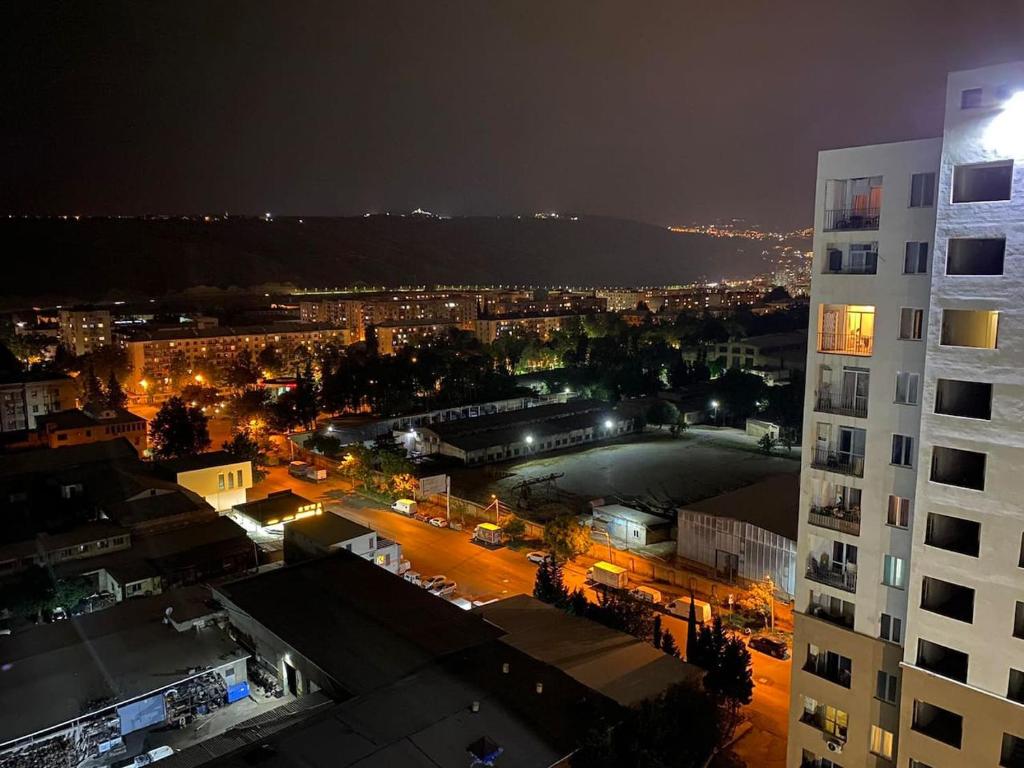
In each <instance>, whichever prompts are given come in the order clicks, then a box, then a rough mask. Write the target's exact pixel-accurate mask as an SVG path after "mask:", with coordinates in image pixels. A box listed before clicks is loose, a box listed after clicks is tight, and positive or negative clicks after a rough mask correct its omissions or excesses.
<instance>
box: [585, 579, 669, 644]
mask: <svg viewBox="0 0 1024 768" xmlns="http://www.w3.org/2000/svg"><path fill="white" fill-rule="evenodd" d="M587 618H589V619H593V620H594V621H596V622H598V623H600V624H604V625H605V626H606V627H610V628H611V629H617V630H619V631H620V632H625V633H627V634H630V635H633V636H634V637H638V638H640V639H641V640H647V641H650V640H651V638H652V637H653V636H654V611H653V610H652V609H651V606H650V605H649V604H647V603H644V602H641V601H640V600H632V599H630V598H626V597H623V596H622V595H621V594H620V593H619V592H612V591H610V590H607V589H604V590H601V591H600V592H599V593H598V603H597V605H591V606H590V608H589V609H588V611H587Z"/></svg>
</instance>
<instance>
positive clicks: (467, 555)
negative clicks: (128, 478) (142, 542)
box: [249, 467, 791, 768]
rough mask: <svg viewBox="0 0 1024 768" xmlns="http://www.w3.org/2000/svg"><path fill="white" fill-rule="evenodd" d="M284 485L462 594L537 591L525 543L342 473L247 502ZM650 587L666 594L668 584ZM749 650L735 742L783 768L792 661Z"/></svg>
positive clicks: (578, 573)
mask: <svg viewBox="0 0 1024 768" xmlns="http://www.w3.org/2000/svg"><path fill="white" fill-rule="evenodd" d="M285 489H291V490H292V491H294V492H295V493H297V494H299V495H301V496H304V497H306V498H308V499H310V500H315V501H321V502H323V504H324V507H325V509H329V510H331V511H332V512H334V513H336V514H340V515H342V516H344V517H347V518H349V519H351V520H354V521H356V522H359V523H361V524H363V525H365V526H367V527H368V528H373V529H374V530H375V531H377V532H378V533H379V534H381V535H383V536H385V537H387V538H390V539H395V540H397V541H399V542H401V544H402V552H403V554H404V556H405V558H406V559H408V560H409V561H410V562H411V563H412V568H413V570H416V571H418V572H419V573H421V574H422V575H423V576H433V575H435V574H443V575H444V576H447V577H448V578H450V579H454V580H455V581H456V582H458V585H459V588H458V592H457V594H458V595H459V596H461V597H464V598H466V599H468V600H481V599H483V600H488V599H493V598H502V597H508V596H510V595H517V594H523V593H525V594H532V592H533V583H534V578H535V576H536V573H537V566H536V565H534V564H533V563H531V562H529V561H528V560H527V559H526V553H527V552H528V551H529V549H528V548H524V549H521V550H515V549H512V548H509V547H502V548H500V549H496V550H491V549H486V548H484V547H482V546H479V545H477V544H474V543H472V542H471V541H470V536H469V533H470V532H469V531H468V530H467V531H461V532H459V531H453V530H450V529H445V528H435V527H433V526H431V525H428V524H426V523H422V522H420V521H418V520H415V519H413V518H410V517H406V516H404V515H401V514H398V513H396V512H392V511H391V510H389V509H386V508H384V507H382V506H380V505H379V504H377V503H376V502H373V501H371V500H368V499H366V498H364V497H361V496H357V495H352V494H350V493H349V492H348V490H347V484H346V483H344V482H343V481H341V480H339V479H337V478H334V477H330V478H329V479H328V480H327V481H325V482H322V483H311V482H308V481H306V480H300V479H298V478H295V477H292V476H291V475H289V474H288V472H287V470H286V468H285V467H270V468H268V475H267V478H266V479H265V480H264V481H263V482H262V483H260V484H259V486H257V487H256V488H253V489H252V490H250V491H249V500H250V501H251V500H254V499H260V498H263V497H265V496H266V495H268V494H269V493H272V492H274V491H279V490H285ZM442 514H443V513H442ZM467 527H468V526H467ZM591 564H592V560H590V559H587V558H580V559H579V560H578V561H577V562H572V563H569V564H567V565H566V566H565V568H564V578H565V583H566V586H567V587H568V588H569V589H570V590H573V589H576V588H578V587H585V584H584V580H585V576H586V570H587V568H588V567H589V566H590V565H591ZM651 586H654V587H656V588H658V589H660V590H661V591H662V592H665V585H663V584H652V585H651ZM586 591H587V596H588V597H589V598H590V599H591V600H592V601H596V600H597V597H596V594H595V593H594V591H593V590H590V589H587V590H586ZM662 622H663V626H664V627H665V629H668V630H669V631H671V632H672V635H673V636H674V638H675V640H676V642H677V643H678V645H679V647H680V649H681V650H682V652H683V653H684V654H685V648H686V629H687V623H686V622H685V621H683V620H681V619H677V618H675V617H673V616H669V615H663V616H662ZM750 654H751V658H752V660H753V676H754V684H755V687H754V700H753V703H752V704H751V705H750V706H749V707H748V708H747V709H746V710H745V711H746V714H747V716H748V717H749V718H750V721H751V724H752V726H753V729H752V730H751V731H750V732H749V733H747V734H746V735H745V736H743V737H742V738H741V739H740V740H739V741H738V742H737V743H736V745H735V747H734V751H735V752H736V753H737V754H738V755H740V756H741V757H743V758H744V759H746V760H747V763H748V765H750V766H752V767H753V766H757V767H758V768H783V766H784V765H785V757H786V754H785V753H786V728H787V718H788V712H789V679H790V669H791V661H790V660H786V661H781V660H779V659H775V658H772V657H769V656H766V655H765V654H763V653H760V652H758V651H755V650H751V652H750Z"/></svg>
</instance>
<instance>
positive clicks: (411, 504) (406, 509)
mask: <svg viewBox="0 0 1024 768" xmlns="http://www.w3.org/2000/svg"><path fill="white" fill-rule="evenodd" d="M391 509H393V510H394V511H395V512H401V513H402V514H403V515H409V516H410V517H411V516H412V515H415V514H416V502H415V501H413V500H412V499H398V501H396V502H395V503H394V504H392V505H391Z"/></svg>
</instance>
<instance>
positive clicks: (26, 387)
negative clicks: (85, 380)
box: [0, 373, 78, 432]
mask: <svg viewBox="0 0 1024 768" xmlns="http://www.w3.org/2000/svg"><path fill="white" fill-rule="evenodd" d="M77 397H78V385H77V384H75V380H74V379H72V378H71V377H70V376H54V375H53V374H46V375H45V376H39V375H34V374H30V373H23V374H18V375H16V376H11V377H5V378H3V379H2V380H0V432H21V431H24V430H29V431H31V430H34V429H35V428H36V426H37V425H36V419H37V418H39V417H40V416H45V415H46V414H48V413H54V412H55V411H63V410H65V409H67V408H74V407H75V402H76V399H77Z"/></svg>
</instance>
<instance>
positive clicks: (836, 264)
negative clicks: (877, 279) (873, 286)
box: [824, 251, 878, 275]
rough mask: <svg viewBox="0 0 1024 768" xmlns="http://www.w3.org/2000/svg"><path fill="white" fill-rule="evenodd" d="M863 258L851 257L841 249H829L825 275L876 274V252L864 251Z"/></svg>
mask: <svg viewBox="0 0 1024 768" xmlns="http://www.w3.org/2000/svg"><path fill="white" fill-rule="evenodd" d="M861 255H863V258H851V257H850V256H847V255H846V254H844V253H843V252H842V251H829V252H828V254H827V256H826V262H825V269H824V273H825V274H826V275H875V274H878V253H877V252H876V251H865V252H864V253H863V254H861Z"/></svg>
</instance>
